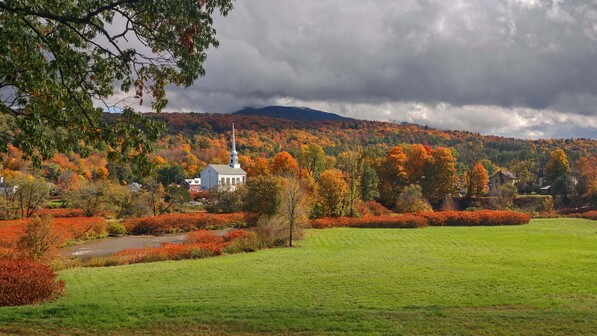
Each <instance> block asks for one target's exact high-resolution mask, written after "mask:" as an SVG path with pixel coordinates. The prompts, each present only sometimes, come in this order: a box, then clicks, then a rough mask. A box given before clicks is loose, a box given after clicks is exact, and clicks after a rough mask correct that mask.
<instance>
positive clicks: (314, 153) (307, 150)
mask: <svg viewBox="0 0 597 336" xmlns="http://www.w3.org/2000/svg"><path fill="white" fill-rule="evenodd" d="M298 163H299V164H300V166H301V168H305V169H307V170H308V171H309V172H311V174H313V177H315V178H318V177H319V174H321V172H322V171H324V170H325V166H326V157H325V153H324V151H323V148H321V146H319V145H318V144H315V143H311V144H309V145H303V146H301V151H300V153H299V155H298Z"/></svg>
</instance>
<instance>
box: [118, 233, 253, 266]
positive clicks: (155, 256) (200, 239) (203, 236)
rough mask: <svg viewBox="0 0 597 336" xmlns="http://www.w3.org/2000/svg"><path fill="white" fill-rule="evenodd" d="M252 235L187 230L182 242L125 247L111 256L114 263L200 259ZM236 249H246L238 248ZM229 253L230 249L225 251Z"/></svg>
mask: <svg viewBox="0 0 597 336" xmlns="http://www.w3.org/2000/svg"><path fill="white" fill-rule="evenodd" d="M251 236H254V234H253V233H250V232H248V231H244V230H234V231H230V232H228V233H227V234H226V235H224V236H223V237H222V236H218V235H216V234H215V233H214V232H212V231H208V230H198V231H193V232H189V234H188V235H187V239H186V240H185V241H184V242H183V243H182V244H168V243H167V244H163V245H162V246H159V247H146V248H137V249H127V250H123V251H120V252H118V253H116V254H115V255H114V256H113V257H112V258H113V259H112V260H111V261H112V262H113V263H114V264H115V265H124V264H135V263H144V262H153V261H164V260H183V259H200V258H207V257H212V256H217V255H221V254H222V253H223V252H224V249H225V248H226V247H227V246H229V245H230V244H234V243H235V242H237V241H240V240H243V239H245V238H247V237H251ZM238 251H247V250H246V249H245V250H238ZM226 252H227V253H230V251H228V250H227V251H226Z"/></svg>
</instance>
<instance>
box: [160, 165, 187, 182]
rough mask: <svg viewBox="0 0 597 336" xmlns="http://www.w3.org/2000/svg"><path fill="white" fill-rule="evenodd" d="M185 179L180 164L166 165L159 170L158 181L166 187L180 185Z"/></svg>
mask: <svg viewBox="0 0 597 336" xmlns="http://www.w3.org/2000/svg"><path fill="white" fill-rule="evenodd" d="M184 178H185V171H184V168H182V167H181V166H180V165H179V164H177V163H174V164H171V165H164V166H162V167H160V168H158V170H157V179H158V181H159V182H160V183H161V184H163V185H164V186H169V185H170V184H173V183H174V184H179V183H181V182H182V181H183V180H184Z"/></svg>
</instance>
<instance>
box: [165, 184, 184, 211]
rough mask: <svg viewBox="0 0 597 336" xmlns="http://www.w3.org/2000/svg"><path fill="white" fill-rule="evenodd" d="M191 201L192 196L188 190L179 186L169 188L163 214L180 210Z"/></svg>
mask: <svg viewBox="0 0 597 336" xmlns="http://www.w3.org/2000/svg"><path fill="white" fill-rule="evenodd" d="M190 201H191V195H190V194H189V191H188V190H187V189H186V188H183V187H179V186H174V185H172V186H169V187H168V188H166V195H165V196H164V207H163V208H162V210H161V212H162V213H165V212H171V211H172V210H173V209H175V208H178V207H180V206H182V205H184V204H186V203H189V202H190Z"/></svg>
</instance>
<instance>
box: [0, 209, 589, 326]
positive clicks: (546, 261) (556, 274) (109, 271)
mask: <svg viewBox="0 0 597 336" xmlns="http://www.w3.org/2000/svg"><path fill="white" fill-rule="evenodd" d="M299 245H300V246H299V247H296V248H291V249H290V248H284V249H271V250H265V251H260V252H257V253H249V254H240V255H230V256H224V257H217V258H211V259H203V260H191V261H172V262H160V263H152V264H138V265H130V266H119V267H110V268H94V269H89V268H88V269H73V270H67V271H63V272H61V274H60V275H61V278H62V279H64V281H65V282H66V284H67V294H66V296H65V297H63V298H61V299H59V300H58V301H55V302H53V303H49V304H45V305H41V306H28V307H17V308H0V334H3V333H6V334H12V333H14V334H21V333H23V334H45V335H48V334H50V335H51V334H113V335H120V334H156V335H162V334H172V335H180V334H199V335H200V334H209V335H211V334H216V335H220V334H221V335H226V334H241V335H242V334H271V335H278V334H307V335H310V334H315V335H319V334H337V335H345V334H350V335H356V334H383V335H396V334H405V335H413V334H434V335H435V334H437V335H442V334H446V335H513V334H516V335H597V222H596V221H589V220H582V219H542V220H533V221H532V222H531V224H529V225H524V226H505V227H432V228H424V229H326V230H309V231H308V232H307V237H306V239H305V240H303V241H301V242H300V244H299Z"/></svg>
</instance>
